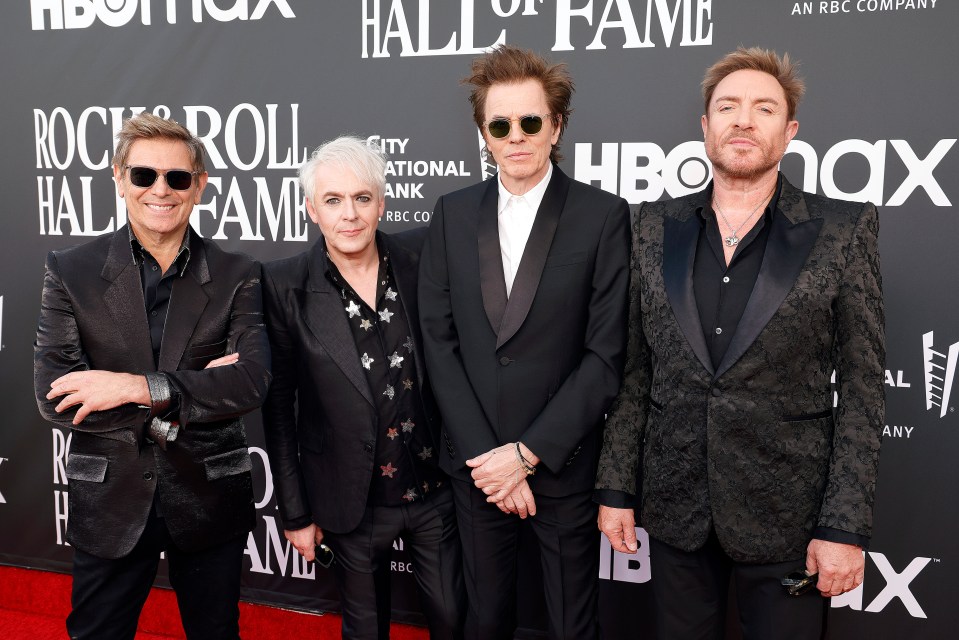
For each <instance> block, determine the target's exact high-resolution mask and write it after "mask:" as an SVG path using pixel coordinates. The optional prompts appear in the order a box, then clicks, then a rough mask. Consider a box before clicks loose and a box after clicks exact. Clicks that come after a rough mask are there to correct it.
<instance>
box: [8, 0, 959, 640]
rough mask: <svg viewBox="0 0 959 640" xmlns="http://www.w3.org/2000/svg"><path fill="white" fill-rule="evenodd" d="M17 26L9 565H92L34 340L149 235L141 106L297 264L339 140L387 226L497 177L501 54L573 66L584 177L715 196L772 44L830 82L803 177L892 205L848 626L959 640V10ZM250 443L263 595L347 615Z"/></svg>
mask: <svg viewBox="0 0 959 640" xmlns="http://www.w3.org/2000/svg"><path fill="white" fill-rule="evenodd" d="M0 15H2V19H0V59H2V60H3V65H2V66H0V86H2V107H3V108H2V112H0V114H2V117H0V143H2V152H0V176H2V183H0V184H2V189H0V194H2V198H0V201H2V209H3V211H2V214H0V225H2V233H0V247H2V250H0V371H2V375H3V384H2V386H0V402H2V405H3V408H4V410H3V417H2V428H0V562H3V563H7V564H12V565H20V566H28V567H40V568H47V569H54V570H62V571H69V568H70V559H71V549H70V548H69V547H68V545H66V543H65V541H64V532H65V529H66V527H67V526H68V516H69V514H68V513H67V495H68V493H69V491H70V487H69V485H68V483H67V479H66V477H65V474H64V468H65V464H66V458H67V455H68V453H69V450H70V433H69V432H68V431H64V430H61V429H58V428H54V427H51V425H50V424H48V423H46V422H44V421H43V420H42V419H41V418H40V416H39V415H38V413H37V409H36V406H35V403H34V400H33V389H32V381H33V378H32V355H33V340H34V336H35V331H36V321H37V314H38V308H39V302H40V288H41V283H42V277H43V263H44V257H45V255H46V253H47V252H48V251H50V250H51V249H57V248H61V247H66V246H69V245H73V244H77V243H81V242H85V241H87V240H89V239H90V238H91V237H93V236H96V235H98V234H101V233H105V232H108V231H111V230H114V229H116V228H117V227H118V226H120V225H122V224H123V223H124V221H125V212H124V209H123V203H122V201H120V200H117V198H116V195H115V191H114V185H113V181H112V175H111V171H110V166H109V163H110V157H111V154H112V149H113V146H112V145H113V135H114V133H115V132H116V131H117V129H118V128H119V127H120V123H121V122H122V120H123V119H124V118H126V117H128V116H130V115H131V114H134V113H137V112H140V111H143V110H148V111H152V112H154V113H157V114H159V115H162V116H165V117H167V116H168V117H172V118H175V119H176V120H178V121H180V122H183V123H185V124H186V125H187V126H188V127H190V128H191V129H192V130H194V131H195V132H196V133H197V134H198V135H200V136H201V137H202V138H203V140H204V142H205V143H206V148H207V151H208V153H209V167H210V182H209V185H208V187H207V190H206V193H205V196H204V199H203V203H202V204H201V205H200V206H198V207H197V208H196V209H195V211H194V215H193V219H192V224H193V227H194V229H196V230H197V231H198V232H199V233H200V234H201V235H203V236H205V237H208V238H213V239H215V240H216V241H217V242H219V243H220V244H222V245H223V246H224V247H225V248H227V249H231V250H238V251H243V252H246V253H248V254H251V255H253V256H255V257H256V258H258V259H261V260H269V259H273V258H278V257H284V256H289V255H292V254H294V253H297V252H300V251H303V250H304V249H306V248H307V247H308V246H309V245H310V243H312V242H313V241H314V240H315V239H316V238H317V235H318V231H317V229H316V228H315V227H314V226H312V225H311V223H310V221H309V218H308V217H307V215H306V211H305V209H304V205H303V194H302V193H300V191H299V189H298V186H297V183H296V180H295V170H296V167H297V166H298V165H299V164H300V163H302V162H303V160H304V159H305V158H306V157H307V154H308V152H309V150H311V149H312V148H313V147H314V146H316V145H317V144H319V143H321V142H323V141H325V140H328V139H330V138H332V137H335V136H337V135H338V134H341V133H355V134H358V135H361V136H363V137H364V138H366V139H367V140H368V142H369V144H371V145H377V146H379V147H382V148H383V149H384V150H385V151H386V152H387V153H388V154H389V156H390V163H389V167H388V176H387V179H388V200H387V206H386V209H387V211H386V215H385V217H384V221H383V226H384V228H385V229H386V230H387V231H390V230H399V229H403V228H409V227H412V226H416V225H423V224H428V223H429V220H430V214H431V207H432V206H433V203H434V202H435V200H436V198H437V196H439V195H441V194H443V193H445V192H448V191H451V190H454V189H458V188H460V187H464V186H466V185H468V184H471V183H474V182H477V181H479V180H483V179H484V178H486V177H488V175H489V172H490V171H491V167H490V166H489V165H487V164H486V163H485V162H484V161H483V159H482V156H481V148H480V144H479V138H478V135H477V131H476V128H475V126H474V125H473V124H472V121H471V117H470V107H469V105H468V103H467V100H466V95H467V89H466V88H465V87H463V86H461V85H460V79H461V78H463V76H464V75H466V72H467V69H468V64H469V61H470V59H471V58H472V57H473V56H474V55H477V54H478V53H481V52H482V51H484V50H485V49H487V48H489V47H491V46H494V45H497V44H500V43H509V44H515V45H520V46H524V47H529V48H533V49H536V50H538V51H541V52H543V53H545V54H547V55H548V56H549V57H551V58H552V59H554V60H559V61H565V62H567V63H568V64H569V67H570V70H571V71H572V74H573V76H574V78H575V80H576V88H577V91H576V94H575V96H574V100H573V106H574V108H575V111H574V113H573V116H572V119H571V123H570V127H569V129H568V131H567V133H566V137H565V140H564V144H563V150H564V153H565V155H566V159H565V160H564V162H563V163H562V166H563V169H564V170H565V171H566V172H567V173H568V174H570V175H571V176H573V177H575V178H576V179H577V180H581V181H584V182H590V183H592V184H595V185H597V186H600V187H601V188H603V189H606V190H608V191H611V192H614V193H618V194H620V195H621V196H623V197H624V198H626V199H627V200H628V201H629V202H630V203H632V204H634V205H635V204H638V203H640V202H643V201H647V200H656V199H659V198H668V197H673V196H679V195H682V194H685V193H688V192H690V191H695V190H699V189H701V188H702V187H703V185H704V184H705V183H706V182H707V180H708V179H709V177H710V167H709V164H708V162H707V160H706V157H705V153H704V151H703V144H702V133H701V130H700V126H699V117H700V114H701V113H702V100H701V98H700V92H699V82H700V79H701V77H702V72H703V70H704V69H705V68H706V67H707V66H708V65H709V64H711V63H712V62H713V61H714V60H716V59H717V58H719V57H720V56H721V55H723V54H724V53H726V52H727V51H730V50H731V49H733V48H735V47H736V46H737V45H739V44H744V45H747V46H751V45H761V46H764V47H769V48H774V49H776V50H778V51H780V52H783V51H788V52H789V53H790V54H791V55H793V56H794V57H796V58H798V59H799V60H801V61H802V63H803V66H802V68H803V71H804V75H805V76H806V79H807V83H808V97H807V98H806V100H805V102H804V103H803V104H802V105H801V107H800V109H799V115H798V118H799V121H800V123H801V127H800V130H799V135H798V136H797V138H796V140H794V141H793V142H792V144H791V146H790V148H789V151H788V153H787V155H786V158H785V160H784V161H783V170H784V172H785V173H786V174H787V176H788V177H789V179H790V180H791V181H792V182H793V183H794V184H797V185H801V186H802V187H803V188H804V189H806V190H807V191H817V192H819V193H823V194H825V195H828V196H832V197H837V198H844V199H850V200H871V201H873V202H875V203H876V204H878V205H880V215H881V227H882V230H881V237H880V244H881V251H882V266H883V280H884V285H885V293H886V310H887V332H888V359H887V367H888V370H887V372H886V391H887V398H888V404H887V406H888V411H887V418H886V421H887V423H888V424H886V425H885V428H884V434H883V435H884V437H883V445H882V461H881V466H880V477H879V489H878V492H879V493H878V500H877V506H876V530H875V536H874V538H873V541H872V546H871V548H870V549H869V551H868V553H867V554H866V577H865V582H864V584H863V586H862V587H861V588H859V589H857V590H855V591H853V592H851V593H849V594H846V595H844V596H842V597H840V598H834V599H833V601H832V609H831V612H830V619H831V621H832V625H831V631H830V637H831V638H869V639H871V640H872V639H875V638H888V639H899V638H911V639H921V638H944V637H952V636H953V635H954V634H955V629H956V628H957V627H959V607H956V593H957V590H956V586H955V585H956V576H957V574H959V545H957V544H956V542H955V540H956V533H957V531H959V508H957V501H956V497H955V491H956V487H959V471H957V470H959V464H956V460H955V457H956V456H957V455H959V447H957V443H959V417H957V415H956V413H955V406H956V405H957V404H959V389H957V386H959V385H957V383H956V376H955V373H956V361H957V355H959V321H957V319H959V301H957V292H959V251H957V250H956V241H957V240H959V218H957V209H956V207H955V205H954V202H956V201H957V200H959V161H957V159H959V149H957V148H956V144H955V143H956V138H957V137H959V136H957V134H959V128H957V124H956V115H955V109H956V105H957V104H959V76H957V74H956V71H955V63H956V60H957V59H959V46H957V44H956V42H957V41H956V37H955V30H956V27H957V25H959V9H957V7H956V4H955V3H954V2H950V1H949V0H828V1H821V0H816V1H814V2H792V1H786V0H773V1H770V0H740V1H737V2H732V1H730V0H555V1H553V0H442V1H440V0H338V1H333V0H331V1H323V2H316V1H312V0H311V1H307V0H19V1H18V2H5V3H3V7H2V9H0ZM248 433H249V439H250V443H251V453H252V454H253V459H254V466H255V471H254V472H255V482H256V500H257V504H256V507H257V510H258V521H259V525H258V527H257V529H256V530H255V531H253V532H252V533H251V534H250V535H249V540H248V545H247V553H246V557H245V559H244V563H245V572H244V597H245V598H247V599H250V600H253V601H258V602H267V603H276V604H281V605H284V606H292V607H299V608H305V609H313V610H335V609H336V607H337V602H336V590H335V587H334V585H333V582H332V576H331V574H330V573H329V572H328V571H326V570H324V569H321V568H316V567H314V566H312V565H307V564H304V563H303V562H302V561H301V560H300V559H299V557H298V555H297V554H296V551H295V550H293V549H292V548H291V547H290V545H289V544H288V543H287V542H286V540H285V539H284V537H283V532H282V524H281V522H280V520H279V517H278V512H277V510H276V507H275V499H274V495H273V485H272V482H271V480H270V461H269V459H268V457H267V455H266V453H265V451H264V449H263V436H262V427H261V423H260V419H259V416H258V415H253V416H251V418H250V419H249V420H248ZM597 535H599V534H598V533H597ZM640 539H641V541H643V542H645V540H646V538H645V537H644V535H643V532H642V531H641V530H640ZM524 544H525V545H527V548H526V551H528V552H529V553H528V554H526V555H527V557H530V556H529V554H531V553H532V552H533V549H531V548H529V546H528V543H524ZM644 551H646V547H645V546H643V547H642V548H641V550H640V554H639V555H638V556H634V557H626V556H621V555H619V554H616V553H613V552H612V551H611V550H610V548H609V546H608V545H607V546H604V547H603V550H602V560H601V564H600V566H601V569H600V576H599V579H600V581H601V585H602V612H601V613H602V623H603V626H604V628H605V629H606V637H608V638H635V637H643V634H644V632H645V631H647V630H648V629H649V628H650V626H651V622H650V612H651V603H650V601H649V595H650V594H649V584H648V582H649V580H650V574H649V563H650V561H651V559H650V557H649V554H648V551H646V552H645V553H644ZM652 561H655V559H652ZM525 565H526V566H525V570H524V571H523V572H522V573H523V580H524V582H523V589H522V592H521V598H522V599H523V601H524V606H523V607H522V611H523V614H522V620H521V622H522V625H523V627H524V628H526V629H527V630H529V632H530V633H533V632H534V630H536V629H541V628H544V618H543V609H542V607H543V605H542V594H541V592H540V587H539V586H538V585H539V584H540V583H539V580H538V578H537V575H536V571H537V568H536V567H537V562H534V561H532V560H529V561H527V562H525ZM393 572H394V578H395V580H394V584H395V590H394V601H393V604H394V609H395V615H396V618H397V619H403V620H413V621H415V620H417V619H418V616H419V613H418V607H419V605H418V603H417V601H416V596H415V589H413V588H412V586H413V584H414V583H413V579H412V575H411V573H410V572H411V567H410V564H409V559H408V557H407V556H406V555H405V553H404V551H403V544H402V541H397V542H396V553H395V563H394V565H393ZM162 581H163V578H162V577H161V583H162Z"/></svg>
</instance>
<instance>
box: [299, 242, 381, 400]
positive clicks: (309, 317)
mask: <svg viewBox="0 0 959 640" xmlns="http://www.w3.org/2000/svg"><path fill="white" fill-rule="evenodd" d="M308 269H309V274H308V275H307V278H306V290H305V291H303V309H304V311H305V315H306V317H305V318H304V321H305V322H306V325H307V326H308V327H309V329H310V331H311V332H312V333H313V335H314V336H315V337H316V339H317V340H318V341H319V343H320V344H321V345H322V346H323V348H324V349H325V350H326V352H327V354H328V355H329V357H330V359H331V360H332V361H333V362H334V363H335V364H336V366H338V367H339V368H340V369H342V371H343V374H344V375H345V376H346V379H347V380H349V381H350V382H351V383H352V384H353V386H354V387H356V390H357V391H359V392H360V394H361V395H362V396H363V397H364V398H365V399H366V401H367V402H369V403H370V404H371V405H372V404H373V395H372V393H370V385H369V383H368V382H367V380H366V376H365V375H364V374H363V369H362V365H360V354H359V353H357V351H356V343H355V342H354V341H353V334H352V333H351V331H350V326H349V324H347V321H346V317H345V316H344V314H343V308H344V307H345V303H344V302H343V299H342V298H341V297H340V292H339V290H337V289H336V288H335V287H334V286H333V283H331V282H330V281H329V279H328V278H327V277H326V243H325V242H324V241H323V238H320V239H319V240H317V241H316V244H314V245H313V248H312V249H311V250H310V257H309V266H308Z"/></svg>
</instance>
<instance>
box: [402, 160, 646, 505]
mask: <svg viewBox="0 0 959 640" xmlns="http://www.w3.org/2000/svg"><path fill="white" fill-rule="evenodd" d="M497 201H498V187H497V178H495V177H494V178H491V179H489V180H487V181H486V182H483V183H480V184H477V185H473V186H471V187H468V188H466V189H463V190H461V191H457V192H455V193H451V194H448V195H445V196H443V197H441V198H440V199H439V201H438V202H437V203H436V207H435V208H434V211H433V218H432V222H431V224H430V235H429V238H428V240H427V244H426V247H425V248H424V250H423V260H422V265H421V269H420V318H421V321H422V325H423V340H424V345H425V351H426V361H427V365H428V367H429V370H430V376H431V377H432V378H433V380H434V381H435V384H434V392H435V394H436V398H437V401H438V403H439V406H440V411H441V413H442V415H443V425H444V429H443V443H442V444H441V448H442V447H443V446H444V445H445V449H446V455H442V454H441V456H440V459H441V465H442V466H443V467H444V468H445V469H446V470H447V471H448V472H449V473H452V474H456V475H457V476H458V477H460V478H461V479H464V480H469V479H470V476H469V469H468V468H467V467H466V466H465V461H466V460H467V459H469V458H472V457H474V456H476V455H479V454H481V453H483V452H485V451H488V450H490V449H492V448H494V447H496V446H499V445H500V444H503V443H506V442H512V441H522V442H523V443H524V444H525V445H526V446H528V447H529V448H530V450H531V451H533V453H535V454H536V455H537V456H539V457H540V459H541V461H542V467H545V468H541V470H540V471H539V473H537V474H536V475H535V476H532V477H531V478H530V486H531V487H532V489H533V491H534V492H538V493H542V494H543V495H549V496H557V497H559V496H564V495H570V494H572V493H576V492H580V491H586V490H589V489H590V488H591V487H592V483H593V479H594V475H595V470H596V458H597V455H598V449H599V438H600V434H601V431H602V425H603V413H604V411H605V410H606V408H607V407H608V406H609V403H610V402H611V400H612V399H613V398H614V397H615V395H616V391H617V390H618V389H619V384H620V378H621V375H622V367H623V359H624V345H625V341H626V293H627V287H628V279H629V277H628V267H627V263H628V256H629V208H628V205H627V204H626V201H625V200H623V199H622V198H619V197H616V196H614V195H611V194H609V193H606V192H604V191H601V190H599V189H596V188H594V187H591V186H588V185H585V184H583V183H580V182H576V181H574V180H570V179H569V178H568V177H566V175H565V174H564V173H563V172H562V171H561V170H560V169H559V167H556V166H554V167H553V175H552V178H551V179H550V182H549V185H548V186H547V189H546V193H545V195H544V197H543V201H542V203H541V204H540V207H539V210H538V211H537V213H536V219H535V222H534V223H533V228H532V231H531V233H530V237H529V241H528V242H527V244H526V249H525V251H524V253H523V258H522V261H521V263H520V267H519V270H518V272H517V274H516V278H515V280H514V283H513V288H512V293H511V295H510V296H509V299H508V300H507V297H506V284H505V278H504V275H503V262H502V258H501V254H500V244H499V232H498V223H497Z"/></svg>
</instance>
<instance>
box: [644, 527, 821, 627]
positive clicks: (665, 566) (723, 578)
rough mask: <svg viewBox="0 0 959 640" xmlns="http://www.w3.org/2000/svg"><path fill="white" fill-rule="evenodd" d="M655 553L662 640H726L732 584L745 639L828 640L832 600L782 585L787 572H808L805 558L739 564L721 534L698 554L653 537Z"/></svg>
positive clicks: (712, 537)
mask: <svg viewBox="0 0 959 640" xmlns="http://www.w3.org/2000/svg"><path fill="white" fill-rule="evenodd" d="M649 551H650V568H651V570H652V581H651V584H652V587H653V596H654V597H655V600H656V628H657V638H659V639H660V640H723V638H724V637H725V629H726V611H727V607H728V602H727V600H728V596H729V588H730V585H732V588H733V589H734V590H735V596H736V602H737V605H738V612H739V623H740V626H741V628H742V635H743V640H780V639H782V640H820V639H821V638H823V637H825V622H826V612H827V609H828V606H829V598H823V597H822V596H821V595H819V591H817V590H816V589H815V588H813V589H811V590H810V591H807V592H806V593H805V594H803V595H801V596H791V595H789V594H787V593H786V589H785V588H784V587H783V586H782V584H781V582H780V581H781V580H782V578H783V576H785V575H786V574H787V573H790V572H792V571H795V570H797V569H803V568H805V566H806V559H805V557H802V558H796V559H795V560H792V561H789V562H779V563H774V564H746V563H741V562H735V561H734V560H732V559H731V558H730V557H729V556H727V555H726V553H725V551H723V549H722V547H721V546H720V544H719V540H717V538H716V534H715V532H712V533H710V535H709V538H708V539H707V541H706V544H705V545H704V546H703V547H702V548H701V549H698V550H696V551H692V552H686V551H681V550H679V549H677V548H675V547H673V546H671V545H668V544H666V543H665V542H661V541H659V540H656V539H654V538H652V537H650V539H649ZM730 578H732V581H731V582H730Z"/></svg>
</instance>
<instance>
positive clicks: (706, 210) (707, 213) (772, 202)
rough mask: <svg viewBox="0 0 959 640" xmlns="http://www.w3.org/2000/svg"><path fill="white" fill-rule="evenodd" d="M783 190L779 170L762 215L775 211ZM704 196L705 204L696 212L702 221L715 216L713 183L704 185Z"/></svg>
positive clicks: (769, 214) (781, 176)
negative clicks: (771, 195) (774, 186)
mask: <svg viewBox="0 0 959 640" xmlns="http://www.w3.org/2000/svg"><path fill="white" fill-rule="evenodd" d="M782 191H783V174H782V172H781V171H780V172H779V177H778V178H777V179H776V188H775V189H774V190H773V197H772V198H770V199H769V204H767V205H766V208H765V210H763V216H771V215H772V214H774V213H776V208H777V207H778V206H779V196H780V195H781V194H782ZM705 195H706V198H705V204H703V205H702V206H700V207H699V208H698V209H697V210H696V212H697V213H699V217H700V218H701V219H702V221H704V222H705V221H708V220H709V219H710V218H713V217H715V215H716V214H715V212H714V211H713V204H712V203H713V183H712V182H710V183H709V186H708V187H706V194H705Z"/></svg>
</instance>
